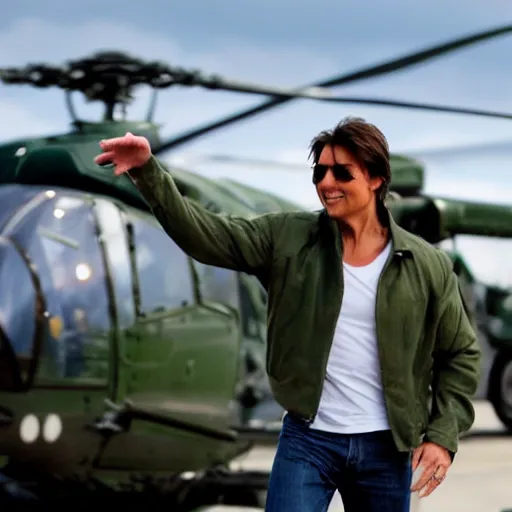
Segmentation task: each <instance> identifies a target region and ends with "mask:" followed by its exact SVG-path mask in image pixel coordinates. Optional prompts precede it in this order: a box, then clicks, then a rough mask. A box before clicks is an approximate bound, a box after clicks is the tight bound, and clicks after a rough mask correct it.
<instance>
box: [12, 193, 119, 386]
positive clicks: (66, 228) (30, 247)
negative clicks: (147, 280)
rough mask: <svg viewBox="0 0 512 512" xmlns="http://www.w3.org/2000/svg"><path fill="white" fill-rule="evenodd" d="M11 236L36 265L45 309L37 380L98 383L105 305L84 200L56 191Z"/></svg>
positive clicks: (106, 325)
mask: <svg viewBox="0 0 512 512" xmlns="http://www.w3.org/2000/svg"><path fill="white" fill-rule="evenodd" d="M13 236H14V238H15V239H17V241H18V242H19V243H20V244H21V245H22V246H23V248H24V249H25V250H26V251H27V254H28V256H29V257H30V258H31V259H32V261H33V263H34V264H35V266H36V269H37V272H38V275H39V277H40V279H41V285H42V287H43V291H44V295H45V299H46V305H47V310H48V313H49V318H48V336H47V337H46V339H45V343H44V346H43V352H42V356H41V357H42V359H41V362H40V365H39V369H38V376H37V381H38V383H40V384H44V383H47V382H48V381H50V382H53V381H54V380H55V379H57V380H60V379H63V378H65V379H66V380H68V379H80V380H83V379H86V380H87V381H88V382H89V383H91V384H103V383H104V382H106V379H107V377H108V360H109V342H108V334H109V330H110V327H111V323H110V317H109V311H110V308H109V299H108V293H107V287H106V279H105V270H104V265H103V260H102V254H101V250H100V246H99V245H98V241H97V237H96V224H95V219H94V217H93V215H92V210H91V207H90V205H89V204H87V203H86V202H85V201H83V200H82V199H80V198H78V197H72V196H59V195H57V196H56V197H55V198H54V199H52V200H51V201H48V202H46V203H43V204H42V205H41V207H39V208H37V209H36V210H35V211H33V212H31V214H30V215H28V216H27V217H26V218H24V219H23V221H22V222H21V223H20V224H19V225H18V226H17V229H16V232H15V234H14V235H13Z"/></svg>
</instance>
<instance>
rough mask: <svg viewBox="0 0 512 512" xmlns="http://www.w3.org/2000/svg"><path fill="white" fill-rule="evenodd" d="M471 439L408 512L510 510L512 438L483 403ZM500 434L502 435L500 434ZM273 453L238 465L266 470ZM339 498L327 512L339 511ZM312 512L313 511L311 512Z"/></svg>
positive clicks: (232, 511)
mask: <svg viewBox="0 0 512 512" xmlns="http://www.w3.org/2000/svg"><path fill="white" fill-rule="evenodd" d="M476 412H477V418H476V422H475V427H474V429H473V434H474V435H473V436H470V437H469V438H468V439H465V440H464V441H463V442H462V443H461V447H460V451H459V453H458V455H457V457H456V459H455V463H454V465H453V466H452V468H451V470H450V474H449V477H448V478H447V479H446V480H445V482H444V483H443V485H442V486H441V487H440V488H439V489H438V490H437V491H435V492H434V493H433V494H432V495H431V496H429V497H428V498H425V499H423V500H421V501H420V500H418V499H417V498H416V497H414V498H413V501H414V502H413V506H412V507H411V512H501V511H503V510H505V509H507V508H510V509H511V510H512V436H504V435H503V434H501V432H502V431H503V428H502V426H501V424H500V423H499V421H498V420H497V418H496V417H495V415H494V413H493V411H492V410H491V408H490V406H489V405H488V404H486V403H478V404H476ZM500 434H501V435H500ZM273 453H274V450H273V449H272V448H261V449H257V450H254V452H253V453H251V454H250V455H249V456H247V457H245V458H244V459H243V461H241V462H240V464H241V465H242V466H243V467H244V468H247V469H249V468H255V469H268V468H269V467H270V464H271V462H272V457H273ZM210 510H211V511H212V512H213V511H215V512H228V511H229V512H242V511H245V512H247V511H249V510H251V509H239V508H228V507H215V508H213V509H210ZM341 511H343V507H342V504H341V500H340V499H339V495H337V496H335V499H334V501H333V503H332V504H331V508H330V511H329V512H341ZM312 512H315V511H312Z"/></svg>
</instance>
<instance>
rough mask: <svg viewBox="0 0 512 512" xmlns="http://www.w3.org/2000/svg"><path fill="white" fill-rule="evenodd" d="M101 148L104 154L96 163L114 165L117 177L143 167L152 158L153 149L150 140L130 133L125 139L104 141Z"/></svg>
mask: <svg viewBox="0 0 512 512" xmlns="http://www.w3.org/2000/svg"><path fill="white" fill-rule="evenodd" d="M100 148H101V149H102V150H103V153H101V154H100V155H98V156H97V157H96V158H95V159H94V161H95V162H96V163H97V164H98V165H105V164H113V165H114V167H115V169H114V174H115V175H116V176H119V175H120V174H123V173H125V172H127V171H129V170H130V169H134V168H135V167H141V166H142V165H144V164H145V163H146V162H147V161H148V160H149V159H150V157H151V147H150V145H149V142H148V140H147V139H146V138H145V137H138V136H136V135H133V134H132V133H130V132H128V133H127V134H126V135H125V136H124V137H115V138H113V139H106V140H102V141H101V142H100Z"/></svg>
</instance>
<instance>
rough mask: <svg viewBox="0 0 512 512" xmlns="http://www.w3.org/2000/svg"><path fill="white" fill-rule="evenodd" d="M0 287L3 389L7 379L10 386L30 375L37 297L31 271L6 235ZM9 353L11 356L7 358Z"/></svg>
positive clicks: (0, 247)
mask: <svg viewBox="0 0 512 512" xmlns="http://www.w3.org/2000/svg"><path fill="white" fill-rule="evenodd" d="M0 289H1V290H2V293H0V329H1V331H2V337H3V338H5V339H6V341H7V346H4V347H2V350H1V351H0V373H1V374H2V377H1V378H0V388H4V387H5V383H6V382H9V381H11V385H8V386H9V387H12V382H14V381H16V380H17V381H20V380H21V382H24V383H25V382H27V380H28V379H29V378H30V376H31V374H32V372H33V363H34V349H35V344H36V341H37V340H36V320H37V309H36V308H37V296H36V290H35V288H34V284H33V281H32V277H31V274H30V270H29V268H28V266H27V264H26V263H25V261H24V260H23V258H22V256H21V255H20V253H19V252H18V250H17V249H16V248H15V247H14V245H13V244H12V243H11V242H10V241H8V240H7V239H5V238H1V239H0ZM8 352H10V357H11V358H14V359H11V360H10V361H9V360H8V358H9V355H8ZM6 358H7V359H6ZM13 372H18V373H19V375H14V374H13ZM9 376H10V378H7V380H6V377H9ZM12 379H14V380H12Z"/></svg>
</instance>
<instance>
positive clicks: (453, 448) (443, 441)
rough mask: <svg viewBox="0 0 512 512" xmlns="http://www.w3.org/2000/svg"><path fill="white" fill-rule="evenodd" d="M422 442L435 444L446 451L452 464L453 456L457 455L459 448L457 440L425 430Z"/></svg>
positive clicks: (435, 431) (434, 431)
mask: <svg viewBox="0 0 512 512" xmlns="http://www.w3.org/2000/svg"><path fill="white" fill-rule="evenodd" d="M423 441H424V442H429V443H435V444H437V445H439V446H442V447H443V448H445V449H446V450H448V453H449V454H450V457H451V459H452V462H453V459H454V458H455V454H456V453H457V450H458V447H459V443H458V440H457V439H454V438H453V437H451V436H446V435H445V434H443V433H442V432H439V431H437V430H427V432H426V434H425V437H424V439H423Z"/></svg>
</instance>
